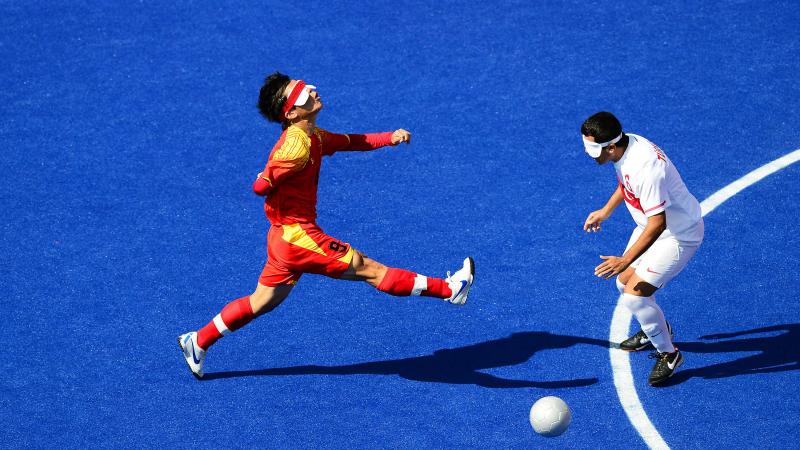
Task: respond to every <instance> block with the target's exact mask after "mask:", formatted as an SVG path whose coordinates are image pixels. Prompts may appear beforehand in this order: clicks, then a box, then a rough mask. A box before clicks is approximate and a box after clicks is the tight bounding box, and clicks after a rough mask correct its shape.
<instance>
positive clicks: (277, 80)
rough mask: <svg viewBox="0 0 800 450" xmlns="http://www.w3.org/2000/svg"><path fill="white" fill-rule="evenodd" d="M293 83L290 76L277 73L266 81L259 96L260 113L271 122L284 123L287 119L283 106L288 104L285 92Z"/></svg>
mask: <svg viewBox="0 0 800 450" xmlns="http://www.w3.org/2000/svg"><path fill="white" fill-rule="evenodd" d="M291 81H292V79H291V78H289V76H287V75H284V74H282V73H280V72H275V73H273V74H272V75H270V76H268V77H267V78H266V79H264V85H263V86H261V92H260V93H259V94H258V111H259V112H260V113H261V115H262V116H264V118H265V119H267V120H269V121H270V122H277V123H281V124H282V123H284V122H285V121H286V117H285V116H284V115H283V105H284V104H285V103H286V96H285V95H283V91H284V90H285V89H286V86H288V85H289V83H290V82H291Z"/></svg>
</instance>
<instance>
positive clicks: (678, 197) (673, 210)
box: [614, 134, 703, 244]
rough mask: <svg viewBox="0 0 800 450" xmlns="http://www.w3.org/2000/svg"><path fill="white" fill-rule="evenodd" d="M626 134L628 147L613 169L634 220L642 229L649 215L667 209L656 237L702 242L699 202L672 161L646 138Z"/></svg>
mask: <svg viewBox="0 0 800 450" xmlns="http://www.w3.org/2000/svg"><path fill="white" fill-rule="evenodd" d="M628 137H629V138H630V139H629V141H628V148H627V149H625V153H624V154H623V155H622V158H620V160H619V161H617V162H615V163H614V169H615V170H616V172H617V179H618V180H619V184H620V186H621V188H622V194H623V196H624V197H625V203H626V205H627V206H628V211H630V213H631V216H633V220H634V221H635V222H636V224H637V225H638V226H640V227H642V228H643V227H644V226H645V225H647V218H648V217H651V216H654V215H656V214H659V213H661V212H666V216H667V229H666V230H665V231H664V233H662V234H661V236H659V239H663V238H666V237H670V236H674V237H675V239H677V240H678V241H679V242H684V243H687V244H694V243H697V244H699V243H700V242H702V241H703V225H702V220H703V219H702V213H701V211H700V203H698V201H697V199H696V198H694V196H693V195H692V194H691V192H689V190H688V189H686V185H685V184H683V180H682V179H681V176H680V174H679V173H678V170H677V169H675V166H674V165H673V164H672V161H670V160H669V158H667V155H665V154H664V152H663V151H662V150H661V149H660V148H658V146H657V145H655V144H653V143H652V142H650V141H648V140H647V139H645V138H643V137H641V136H638V135H635V134H628Z"/></svg>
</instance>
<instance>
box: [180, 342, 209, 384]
mask: <svg viewBox="0 0 800 450" xmlns="http://www.w3.org/2000/svg"><path fill="white" fill-rule="evenodd" d="M178 345H180V346H181V350H183V357H184V358H186V364H188V365H189V369H191V370H192V374H194V376H195V377H197V379H200V378H203V361H205V359H206V351H205V350H203V349H202V348H200V346H199V345H197V333H196V332H194V331H192V332H191V333H186V334H182V335H180V336H178Z"/></svg>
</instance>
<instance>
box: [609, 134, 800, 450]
mask: <svg viewBox="0 0 800 450" xmlns="http://www.w3.org/2000/svg"><path fill="white" fill-rule="evenodd" d="M797 161H800V149H798V150H795V151H793V152H791V153H789V154H787V155H785V156H782V157H780V158H778V159H776V160H774V161H772V162H769V163H767V164H764V165H763V166H761V167H759V168H758V169H756V170H754V171H752V172H750V173H748V174H747V175H745V176H743V177H741V178H739V179H738V180H736V181H734V182H733V183H731V184H729V185H727V186H725V187H724V188H722V189H720V190H719V191H717V192H715V193H713V194H711V196H709V197H708V198H707V199H705V200H703V202H702V203H700V208H701V209H702V211H703V216H704V217H705V216H706V215H707V214H708V213H710V212H711V211H713V210H714V209H716V208H717V207H718V206H719V205H721V204H722V203H723V202H725V201H726V200H728V199H729V198H731V197H733V196H734V195H736V194H738V193H739V192H741V191H742V190H743V189H745V188H747V187H748V186H752V185H753V184H755V183H757V182H759V181H761V179H763V178H764V177H766V176H769V175H771V174H773V173H775V172H777V171H779V170H781V169H783V168H785V167H787V166H789V165H791V164H794V163H796V162H797ZM631 318H632V315H631V313H630V311H628V308H626V307H625V306H623V305H622V303H619V302H618V303H617V306H616V308H614V315H613V316H612V318H611V331H610V333H609V340H610V341H611V342H621V341H623V340H625V339H626V338H627V337H628V332H629V330H630V327H631ZM609 354H610V357H611V371H612V373H613V376H614V386H615V387H616V388H617V396H618V397H619V401H620V403H621V404H622V408H623V409H624V410H625V414H627V415H628V420H630V421H631V424H632V425H633V427H634V428H636V431H637V432H638V433H639V435H640V436H641V437H642V439H644V442H645V444H647V446H648V447H650V448H651V449H659V450H661V449H669V446H668V445H667V443H666V442H665V441H664V438H662V437H661V434H659V433H658V430H656V427H655V426H653V423H652V422H650V419H649V418H648V417H647V413H646V412H645V411H644V407H643V406H642V402H640V401H639V395H638V394H637V393H636V387H635V386H634V384H633V372H631V361H630V354H629V353H628V352H624V351H622V350H619V349H615V348H611V349H609Z"/></svg>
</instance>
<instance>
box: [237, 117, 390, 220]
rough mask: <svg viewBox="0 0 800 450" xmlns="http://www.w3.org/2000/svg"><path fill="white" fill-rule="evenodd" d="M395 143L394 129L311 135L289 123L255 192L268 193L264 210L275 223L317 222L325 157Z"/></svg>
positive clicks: (271, 153) (319, 132)
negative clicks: (318, 198)
mask: <svg viewBox="0 0 800 450" xmlns="http://www.w3.org/2000/svg"><path fill="white" fill-rule="evenodd" d="M391 143H392V132H386V133H374V134H335V133H330V132H328V131H325V130H323V129H321V128H315V129H314V133H313V134H312V135H311V136H308V135H307V134H306V132H305V131H303V130H302V129H301V128H299V127H296V126H293V125H292V126H289V127H288V128H286V129H285V130H283V133H281V137H280V139H278V142H277V143H276V144H275V146H274V147H273V148H272V152H270V155H269V160H268V162H267V166H266V167H265V168H264V171H263V172H262V174H261V177H259V178H258V179H257V180H256V182H255V183H254V184H253V191H255V193H257V194H259V195H266V196H267V198H266V200H265V201H264V211H265V212H266V213H267V219H269V221H270V223H271V224H272V225H288V224H295V223H314V222H315V221H316V219H317V185H318V183H319V170H320V167H321V165H322V157H323V156H330V155H332V154H334V153H335V152H337V151H339V150H344V149H348V150H374V149H376V148H379V147H383V146H386V145H391Z"/></svg>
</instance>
